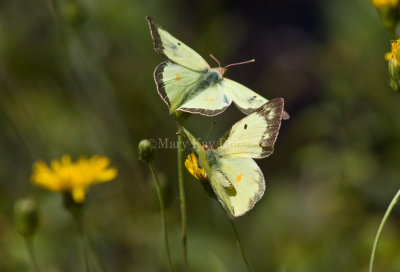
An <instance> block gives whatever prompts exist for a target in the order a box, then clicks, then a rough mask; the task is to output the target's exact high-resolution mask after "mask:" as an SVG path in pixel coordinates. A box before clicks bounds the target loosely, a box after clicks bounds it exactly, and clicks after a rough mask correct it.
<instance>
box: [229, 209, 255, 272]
mask: <svg viewBox="0 0 400 272" xmlns="http://www.w3.org/2000/svg"><path fill="white" fill-rule="evenodd" d="M228 219H229V222H230V223H231V226H232V229H233V233H234V234H235V239H236V244H237V245H238V247H239V250H240V254H241V255H242V259H243V262H244V263H245V264H246V268H247V271H248V272H251V268H250V265H249V262H248V261H247V258H246V254H244V250H243V247H242V244H241V243H240V239H239V234H238V231H237V229H236V225H235V222H234V221H233V220H232V219H231V218H229V216H228Z"/></svg>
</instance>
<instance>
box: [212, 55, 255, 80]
mask: <svg viewBox="0 0 400 272" xmlns="http://www.w3.org/2000/svg"><path fill="white" fill-rule="evenodd" d="M210 57H211V58H212V59H213V60H215V62H216V63H217V64H218V67H217V68H214V69H213V70H215V71H217V72H218V73H219V74H220V75H221V77H223V76H224V74H225V73H226V71H227V70H228V67H230V66H236V65H242V64H246V63H251V62H255V61H256V60H255V59H251V60H247V61H242V62H236V63H231V64H228V65H226V66H225V67H221V63H220V62H219V60H218V59H217V58H216V57H214V56H213V55H212V54H210Z"/></svg>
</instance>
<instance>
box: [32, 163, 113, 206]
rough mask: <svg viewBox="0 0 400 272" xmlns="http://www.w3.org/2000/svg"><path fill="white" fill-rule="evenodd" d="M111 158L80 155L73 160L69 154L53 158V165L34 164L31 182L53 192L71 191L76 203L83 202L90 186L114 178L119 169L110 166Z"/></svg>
mask: <svg viewBox="0 0 400 272" xmlns="http://www.w3.org/2000/svg"><path fill="white" fill-rule="evenodd" d="M109 164H110V160H109V159H108V158H106V157H100V156H92V157H91V158H86V157H80V158H79V160H78V161H76V162H72V161H71V157H70V156H69V155H64V156H63V157H62V158H61V160H60V161H57V160H53V161H52V162H51V167H48V166H47V164H46V163H44V162H43V161H38V162H36V163H35V164H34V165H33V173H32V176H31V182H32V184H33V185H36V186H39V187H43V188H46V189H48V190H50V191H53V192H59V193H69V194H71V196H72V198H73V200H74V201H75V202H76V203H78V204H79V203H83V202H84V201H85V195H86V193H87V191H88V189H89V187H90V186H91V185H93V184H97V183H102V182H106V181H110V180H112V179H114V178H115V177H116V175H117V169H115V168H108V166H109Z"/></svg>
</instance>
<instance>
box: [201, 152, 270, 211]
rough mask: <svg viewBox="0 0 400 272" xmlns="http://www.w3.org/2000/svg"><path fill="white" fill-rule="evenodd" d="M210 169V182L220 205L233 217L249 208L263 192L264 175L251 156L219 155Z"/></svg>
mask: <svg viewBox="0 0 400 272" xmlns="http://www.w3.org/2000/svg"><path fill="white" fill-rule="evenodd" d="M211 169H212V174H211V175H210V177H209V179H210V183H211V185H212V187H213V188H214V191H215V192H216V194H217V197H218V200H219V201H220V202H221V204H222V206H223V207H224V208H225V210H226V211H227V212H228V213H229V214H230V215H231V216H233V217H238V216H241V215H243V214H245V213H246V212H248V211H249V210H251V209H252V208H253V207H254V205H255V203H256V202H257V201H258V200H259V199H260V198H261V197H262V196H263V194H264V191H265V181H264V175H263V173H262V172H261V170H260V168H259V167H258V165H257V164H256V162H255V161H254V160H253V159H251V158H227V157H221V158H220V159H218V162H217V165H216V166H212V167H211ZM226 184H229V185H230V186H231V187H227V186H226Z"/></svg>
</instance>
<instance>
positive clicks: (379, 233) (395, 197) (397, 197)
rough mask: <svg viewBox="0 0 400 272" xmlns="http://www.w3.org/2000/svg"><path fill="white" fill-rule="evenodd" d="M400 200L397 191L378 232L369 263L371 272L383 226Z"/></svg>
mask: <svg viewBox="0 0 400 272" xmlns="http://www.w3.org/2000/svg"><path fill="white" fill-rule="evenodd" d="M399 199H400V190H398V191H397V193H396V195H395V196H394V198H393V199H392V201H391V202H390V204H389V206H388V208H387V209H386V212H385V215H384V216H383V218H382V221H381V224H380V225H379V228H378V231H377V233H376V236H375V240H374V245H373V246H372V252H371V259H370V262H369V272H372V271H373V268H374V261H375V252H376V248H377V247H378V243H379V238H380V237H381V233H382V230H383V226H384V225H385V223H386V220H387V219H388V217H389V215H390V213H391V212H392V210H393V207H394V206H395V205H396V203H397V202H399Z"/></svg>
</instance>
